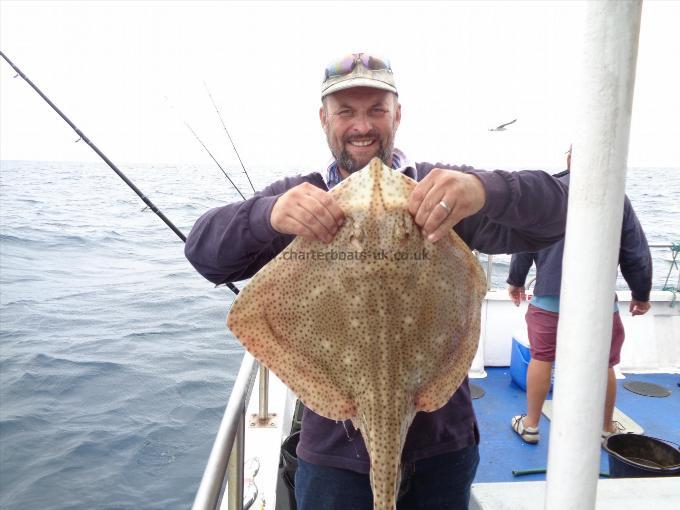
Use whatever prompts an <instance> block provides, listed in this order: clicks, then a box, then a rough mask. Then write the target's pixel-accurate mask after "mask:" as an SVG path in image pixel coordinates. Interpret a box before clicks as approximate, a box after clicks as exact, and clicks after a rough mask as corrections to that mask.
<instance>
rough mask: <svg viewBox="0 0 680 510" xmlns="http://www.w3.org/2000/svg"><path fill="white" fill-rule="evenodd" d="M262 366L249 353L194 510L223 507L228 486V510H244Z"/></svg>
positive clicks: (264, 388) (263, 408)
mask: <svg viewBox="0 0 680 510" xmlns="http://www.w3.org/2000/svg"><path fill="white" fill-rule="evenodd" d="M259 367H260V365H259V363H258V362H257V361H256V360H255V358H253V357H252V356H251V355H250V354H249V353H247V352H246V353H245V355H244V356H243V361H242V362H241V368H240V369H239V371H238V375H237V376H236V381H235V382H234V387H233V389H232V391H231V395H230V396H229V402H228V403H227V407H226V409H225V410H224V416H223V417H222V422H221V423H220V428H219V430H218V431H217V437H216V438H215V442H214V443H213V447H212V450H211V451H210V457H209V458H208V463H207V465H206V467H205V471H204V472H203V477H202V478H201V484H200V486H199V488H198V492H197V493H196V498H195V499H194V504H193V506H192V509H193V510H213V509H216V508H220V507H222V506H223V505H222V499H223V495H224V489H225V487H226V486H228V487H229V490H228V491H227V501H226V503H227V507H226V508H227V509H228V510H243V509H244V504H243V494H244V490H243V476H244V456H245V417H246V409H247V408H248V401H249V400H250V395H251V393H252V390H253V386H254V384H255V377H256V375H257V372H258V368H259ZM260 372H261V373H260V386H259V397H260V401H259V418H260V419H262V418H263V417H264V418H266V417H267V416H268V409H267V408H268V399H267V396H268V395H269V370H268V369H267V368H265V367H261V370H260Z"/></svg>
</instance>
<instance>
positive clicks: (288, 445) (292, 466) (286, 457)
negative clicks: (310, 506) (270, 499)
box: [277, 431, 300, 510]
mask: <svg viewBox="0 0 680 510" xmlns="http://www.w3.org/2000/svg"><path fill="white" fill-rule="evenodd" d="M299 441H300V432H299V431H298V432H294V433H292V434H291V435H290V436H288V437H287V438H286V439H285V440H284V441H283V443H282V444H281V463H280V466H279V478H280V479H281V481H283V494H279V493H278V491H277V501H286V502H287V503H288V504H287V506H283V508H290V510H296V508H297V505H296V503H295V471H297V466H298V463H297V454H296V453H295V449H296V448H297V445H298V442H299ZM278 485H279V486H281V485H282V484H281V483H279V484H278ZM277 506H278V505H277Z"/></svg>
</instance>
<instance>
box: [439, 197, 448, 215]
mask: <svg viewBox="0 0 680 510" xmlns="http://www.w3.org/2000/svg"><path fill="white" fill-rule="evenodd" d="M437 205H440V206H442V207H443V208H444V209H445V210H446V214H451V208H450V207H449V206H448V205H446V202H444V201H443V200H442V201H441V202H439V203H438V204H437Z"/></svg>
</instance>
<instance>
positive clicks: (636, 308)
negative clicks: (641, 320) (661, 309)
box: [628, 299, 652, 315]
mask: <svg viewBox="0 0 680 510" xmlns="http://www.w3.org/2000/svg"><path fill="white" fill-rule="evenodd" d="M651 307H652V305H651V303H650V302H649V301H638V300H637V299H631V300H630V306H629V307H628V310H630V313H631V315H644V314H646V313H647V312H648V311H649V309H650V308H651Z"/></svg>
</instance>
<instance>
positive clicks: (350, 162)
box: [326, 135, 394, 174]
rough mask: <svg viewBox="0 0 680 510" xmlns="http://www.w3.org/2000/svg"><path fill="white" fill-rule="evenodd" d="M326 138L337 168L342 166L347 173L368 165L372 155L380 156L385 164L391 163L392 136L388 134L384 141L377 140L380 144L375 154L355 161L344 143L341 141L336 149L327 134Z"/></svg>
mask: <svg viewBox="0 0 680 510" xmlns="http://www.w3.org/2000/svg"><path fill="white" fill-rule="evenodd" d="M326 139H327V140H328V147H329V148H330V150H331V154H333V157H334V158H335V161H336V163H337V164H338V167H339V168H342V169H343V170H345V171H346V172H347V173H350V174H352V173H354V172H357V171H359V170H361V169H362V168H364V167H365V166H366V165H368V163H369V161H370V160H371V159H373V158H374V157H377V158H380V159H381V160H382V162H383V163H385V164H386V165H388V166H389V165H390V164H391V163H392V161H391V160H392V150H393V149H394V137H392V136H390V137H388V138H387V139H386V140H385V141H384V143H383V140H379V141H378V144H379V146H380V148H379V150H378V153H377V154H376V155H375V156H372V157H371V158H370V159H369V160H368V161H364V162H362V161H357V160H356V159H354V158H352V156H350V154H349V152H348V151H347V150H345V144H344V143H343V145H342V147H341V148H340V150H339V151H338V150H336V148H334V147H333V144H332V143H331V141H330V138H329V136H328V135H326Z"/></svg>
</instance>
